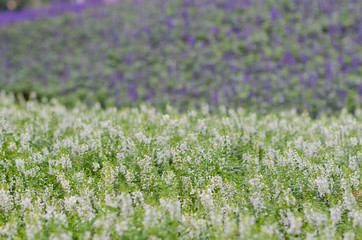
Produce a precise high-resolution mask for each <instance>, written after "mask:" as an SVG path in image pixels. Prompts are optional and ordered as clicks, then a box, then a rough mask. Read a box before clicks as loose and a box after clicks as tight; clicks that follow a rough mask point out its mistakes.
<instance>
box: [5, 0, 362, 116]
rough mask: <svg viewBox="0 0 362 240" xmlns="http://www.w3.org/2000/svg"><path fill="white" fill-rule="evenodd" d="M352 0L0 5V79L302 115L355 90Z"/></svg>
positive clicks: (353, 97) (358, 16)
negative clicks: (6, 9)
mask: <svg viewBox="0 0 362 240" xmlns="http://www.w3.org/2000/svg"><path fill="white" fill-rule="evenodd" d="M361 22H362V4H361V3H360V1H353V0H351V1H329V0H319V1H317V0H304V1H302V0H294V1H289V0H282V1H270V0H257V1H250V0H243V1H232V0H229V1H226V0H202V1H192V0H184V1H182V0H170V1H160V0H148V1H146V0H137V1H127V0H125V1H121V2H119V3H114V4H110V5H107V4H100V3H99V2H97V3H87V4H80V5H70V4H64V5H57V6H53V7H50V8H42V9H37V10H35V9H29V10H25V11H23V12H16V13H1V14H0V25H1V27H0V53H1V56H2V58H1V59H0V72H1V75H0V84H1V87H2V88H3V89H5V90H9V91H15V92H19V93H23V94H24V95H28V94H29V91H35V92H36V93H37V94H38V95H39V96H45V97H54V96H56V97H58V98H59V99H63V100H62V101H64V102H65V103H66V104H71V103H73V102H74V101H75V100H77V99H79V100H81V101H86V102H87V103H89V104H92V103H94V102H101V103H102V105H104V106H114V105H116V106H129V105H135V104H138V103H141V102H146V103H150V104H152V105H154V106H157V107H164V106H165V105H166V104H172V105H174V106H176V107H178V108H179V109H181V110H185V109H187V108H188V107H199V106H200V105H201V104H202V103H208V104H210V105H211V106H213V108H214V109H217V108H218V107H219V106H221V105H222V106H226V107H228V108H229V107H231V108H237V107H246V108H251V109H255V110H258V111H265V110H280V109H285V108H296V109H297V110H298V111H303V110H307V111H308V112H310V113H312V114H313V115H318V114H319V113H320V112H327V113H332V112H335V111H339V110H340V109H342V108H347V109H348V110H349V111H352V112H353V111H354V110H355V109H356V108H358V107H359V106H360V105H361V102H362V77H361V74H362V67H361V63H362V59H361V56H362V45H361V43H362V25H361V24H360V23H361Z"/></svg>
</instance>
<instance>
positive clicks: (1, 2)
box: [0, 0, 92, 11]
mask: <svg viewBox="0 0 362 240" xmlns="http://www.w3.org/2000/svg"><path fill="white" fill-rule="evenodd" d="M85 1H87V0H0V11H19V10H21V9H24V8H26V7H39V6H44V5H48V4H50V3H60V2H64V3H84V2H85ZM88 1H89V0H88ZM91 1H92V0H91Z"/></svg>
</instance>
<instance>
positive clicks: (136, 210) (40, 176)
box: [0, 93, 362, 240]
mask: <svg viewBox="0 0 362 240" xmlns="http://www.w3.org/2000/svg"><path fill="white" fill-rule="evenodd" d="M30 99H36V96H35V95H32V96H30ZM0 112H1V114H0V172H1V174H0V238H4V239H7V238H9V239H19V238H20V239H25V238H26V239H62V240H66V239H102V240H103V239H328V240H330V239H342V238H343V239H346V240H347V239H348V240H349V239H350V240H352V239H361V238H362V209H361V207H359V206H358V205H357V204H356V199H355V197H354V196H353V192H354V191H355V190H358V189H361V174H362V171H361V157H362V148H361V146H362V140H361V138H360V136H361V134H362V111H360V110H357V111H356V113H355V114H354V115H351V114H349V113H347V111H342V112H341V113H340V115H338V116H335V117H331V118H329V117H327V116H326V115H322V116H320V118H318V119H312V118H310V117H309V116H308V115H307V114H306V113H304V114H302V115H300V114H297V113H296V112H295V111H285V112H281V113H279V114H267V115H260V114H253V113H248V112H246V111H244V110H242V109H237V110H233V109H225V108H221V109H220V112H219V113H218V114H210V113H209V109H208V105H203V106H202V107H201V109H200V110H189V111H188V112H185V113H179V112H178V110H176V109H174V108H172V107H169V106H168V107H167V108H166V112H164V113H161V112H159V111H158V110H157V109H155V108H152V107H146V106H145V105H141V106H140V107H138V108H122V109H116V108H107V109H105V110H104V109H102V108H101V106H100V105H99V104H97V105H94V106H93V107H92V108H89V107H86V106H85V105H82V104H77V105H76V106H75V107H74V108H72V109H67V108H65V107H64V106H63V105H60V104H59V103H57V101H56V100H52V101H50V102H49V103H47V102H43V103H39V102H37V101H35V100H34V101H33V100H31V101H28V102H25V101H24V100H21V99H20V102H16V98H15V97H14V96H13V95H6V94H5V93H2V94H0Z"/></svg>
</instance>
